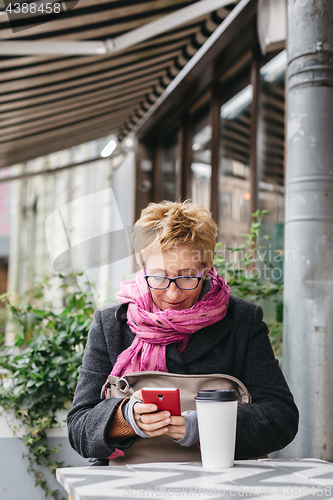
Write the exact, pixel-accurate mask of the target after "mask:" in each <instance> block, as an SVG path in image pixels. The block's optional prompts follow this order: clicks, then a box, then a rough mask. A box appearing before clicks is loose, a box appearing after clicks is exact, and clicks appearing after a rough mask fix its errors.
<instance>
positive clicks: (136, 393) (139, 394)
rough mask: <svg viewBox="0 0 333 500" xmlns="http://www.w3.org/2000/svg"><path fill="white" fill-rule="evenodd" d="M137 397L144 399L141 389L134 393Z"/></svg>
mask: <svg viewBox="0 0 333 500" xmlns="http://www.w3.org/2000/svg"><path fill="white" fill-rule="evenodd" d="M132 395H133V396H134V397H135V398H136V399H141V401H142V394H141V391H136V392H134V393H133V394H132Z"/></svg>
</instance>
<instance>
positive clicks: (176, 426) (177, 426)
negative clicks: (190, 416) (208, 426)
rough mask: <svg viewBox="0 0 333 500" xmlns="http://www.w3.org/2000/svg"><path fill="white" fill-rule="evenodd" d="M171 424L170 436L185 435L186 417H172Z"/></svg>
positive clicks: (179, 436) (177, 437) (178, 437)
mask: <svg viewBox="0 0 333 500" xmlns="http://www.w3.org/2000/svg"><path fill="white" fill-rule="evenodd" d="M170 420H171V422H170V425H169V426H168V432H167V434H168V436H170V437H172V438H173V439H182V438H183V437H184V436H185V430H186V428H185V419H184V417H171V419H170Z"/></svg>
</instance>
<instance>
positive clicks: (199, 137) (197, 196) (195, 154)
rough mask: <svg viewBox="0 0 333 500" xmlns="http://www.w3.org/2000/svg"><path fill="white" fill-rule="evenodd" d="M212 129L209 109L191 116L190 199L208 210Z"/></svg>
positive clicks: (204, 107)
mask: <svg viewBox="0 0 333 500" xmlns="http://www.w3.org/2000/svg"><path fill="white" fill-rule="evenodd" d="M211 137H212V129H211V126H210V124H209V108H208V106H207V105H206V106H203V107H202V108H200V109H199V110H198V111H197V112H196V113H195V115H194V116H193V126H192V141H191V150H192V161H191V199H192V201H193V203H200V204H201V205H203V206H204V207H206V208H207V209H208V210H209V209H210V189H211V187H210V186H211V175H212V168H211V150H210V141H211Z"/></svg>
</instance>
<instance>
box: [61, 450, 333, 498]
mask: <svg viewBox="0 0 333 500" xmlns="http://www.w3.org/2000/svg"><path fill="white" fill-rule="evenodd" d="M57 480H58V481H59V483H60V484H61V485H62V486H63V487H64V488H65V490H66V491H67V493H68V494H69V498H71V497H72V498H73V499H74V500H102V499H103V500H107V499H110V500H111V499H112V500H116V499H119V500H120V499H126V498H129V499H139V498H140V499H142V498H153V499H161V500H166V499H169V500H170V498H176V497H178V498H180V499H185V498H191V499H208V498H214V499H226V498H233V499H235V498H243V499H247V498H262V499H276V500H281V499H286V500H288V499H290V498H302V499H306V500H311V499H312V500H320V498H321V499H323V500H324V499H328V498H333V463H331V462H325V461H323V460H318V459H315V458H308V459H301V460H300V459H260V460H239V461H236V462H235V467H232V468H230V469H223V470H221V471H214V472H212V471H208V470H206V469H203V468H202V467H201V464H200V463H176V462H172V463H151V464H135V465H127V466H119V467H69V468H64V469H58V470H57Z"/></svg>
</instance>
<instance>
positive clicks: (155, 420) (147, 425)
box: [133, 391, 171, 437]
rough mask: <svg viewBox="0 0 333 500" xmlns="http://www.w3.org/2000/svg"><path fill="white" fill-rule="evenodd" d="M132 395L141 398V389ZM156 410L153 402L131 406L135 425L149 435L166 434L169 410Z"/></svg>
mask: <svg viewBox="0 0 333 500" xmlns="http://www.w3.org/2000/svg"><path fill="white" fill-rule="evenodd" d="M133 396H134V397H136V398H137V399H141V400H142V395H141V391H137V392H135V393H134V394H133ZM156 410H157V406H156V405H154V404H143V403H135V404H134V406H133V414H134V419H135V422H136V425H137V426H138V427H139V429H141V430H142V431H143V432H144V433H145V434H147V436H150V437H155V436H161V435H162V434H166V433H167V432H168V425H169V424H170V422H171V420H170V412H169V411H156ZM140 417H141V418H140Z"/></svg>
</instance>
